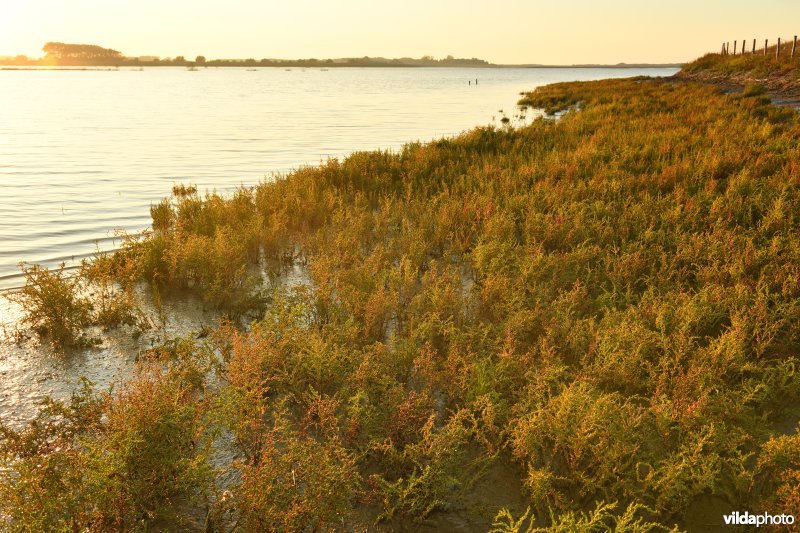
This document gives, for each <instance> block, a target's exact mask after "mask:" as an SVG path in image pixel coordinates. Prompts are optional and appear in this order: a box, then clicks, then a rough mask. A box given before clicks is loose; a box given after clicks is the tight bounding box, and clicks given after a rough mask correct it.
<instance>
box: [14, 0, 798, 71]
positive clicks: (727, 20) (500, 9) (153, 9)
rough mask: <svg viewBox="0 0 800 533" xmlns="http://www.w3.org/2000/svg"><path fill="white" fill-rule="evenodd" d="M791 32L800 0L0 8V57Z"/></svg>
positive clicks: (542, 55)
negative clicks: (104, 50)
mask: <svg viewBox="0 0 800 533" xmlns="http://www.w3.org/2000/svg"><path fill="white" fill-rule="evenodd" d="M798 33H800V1H798V0H757V1H753V0H670V1H666V2H655V1H649V0H608V1H605V2H602V1H597V0H557V1H554V0H527V1H524V0H492V1H483V2H477V1H473V0H460V1H455V0H403V1H397V0H395V1H393V2H377V1H375V0H282V1H276V0H225V1H221V0H69V1H65V0H0V55H16V54H26V55H29V56H31V57H38V56H40V55H42V52H41V48H42V45H44V43H45V42H47V41H62V42H69V43H81V44H98V45H100V46H104V47H108V48H114V49H115V50H119V51H120V52H122V53H123V54H125V55H128V56H140V55H156V56H161V57H175V56H177V55H182V56H185V57H187V58H194V57H195V56H197V55H204V56H206V57H208V58H209V59H212V58H217V59H219V58H250V57H252V58H256V59H261V58H265V57H266V58H285V59H292V58H308V57H316V58H336V57H362V56H371V57H375V56H383V57H421V56H423V55H432V56H434V57H437V58H439V57H444V56H446V55H453V56H455V57H468V58H469V57H478V58H481V59H486V60H488V61H490V62H494V63H505V64H509V63H543V64H576V63H619V62H626V63H640V62H646V63H667V62H684V61H689V60H692V59H694V58H696V57H698V56H700V55H703V54H704V53H706V52H710V51H714V52H716V51H717V50H719V48H720V45H721V43H722V42H723V41H731V42H732V41H733V40H741V39H748V41H749V42H752V39H753V38H758V39H759V41H760V42H763V40H764V38H769V39H770V42H772V41H773V40H775V39H776V38H777V37H779V36H780V37H783V38H787V37H788V38H791V37H792V36H793V35H794V34H798ZM731 46H732V45H731Z"/></svg>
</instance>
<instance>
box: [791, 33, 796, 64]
mask: <svg viewBox="0 0 800 533" xmlns="http://www.w3.org/2000/svg"><path fill="white" fill-rule="evenodd" d="M796 48H797V35H795V36H794V42H793V43H792V59H794V51H795V49H796Z"/></svg>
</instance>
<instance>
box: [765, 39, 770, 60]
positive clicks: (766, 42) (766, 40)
mask: <svg viewBox="0 0 800 533" xmlns="http://www.w3.org/2000/svg"><path fill="white" fill-rule="evenodd" d="M767 44H769V39H764V57H766V56H767Z"/></svg>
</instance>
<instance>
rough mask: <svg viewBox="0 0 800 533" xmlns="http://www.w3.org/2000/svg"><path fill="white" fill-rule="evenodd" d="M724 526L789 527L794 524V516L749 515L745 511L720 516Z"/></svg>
mask: <svg viewBox="0 0 800 533" xmlns="http://www.w3.org/2000/svg"><path fill="white" fill-rule="evenodd" d="M722 518H723V520H725V525H726V526H756V527H761V526H790V525H792V524H794V516H793V515H790V514H769V513H762V514H750V513H748V512H747V511H745V512H743V513H740V512H739V511H734V512H732V513H731V514H726V515H722Z"/></svg>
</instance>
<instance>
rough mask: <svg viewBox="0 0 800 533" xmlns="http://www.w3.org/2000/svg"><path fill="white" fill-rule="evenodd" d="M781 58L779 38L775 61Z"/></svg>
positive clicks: (779, 39)
mask: <svg viewBox="0 0 800 533" xmlns="http://www.w3.org/2000/svg"><path fill="white" fill-rule="evenodd" d="M780 57H781V38H780V37H778V46H776V47H775V59H780Z"/></svg>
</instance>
